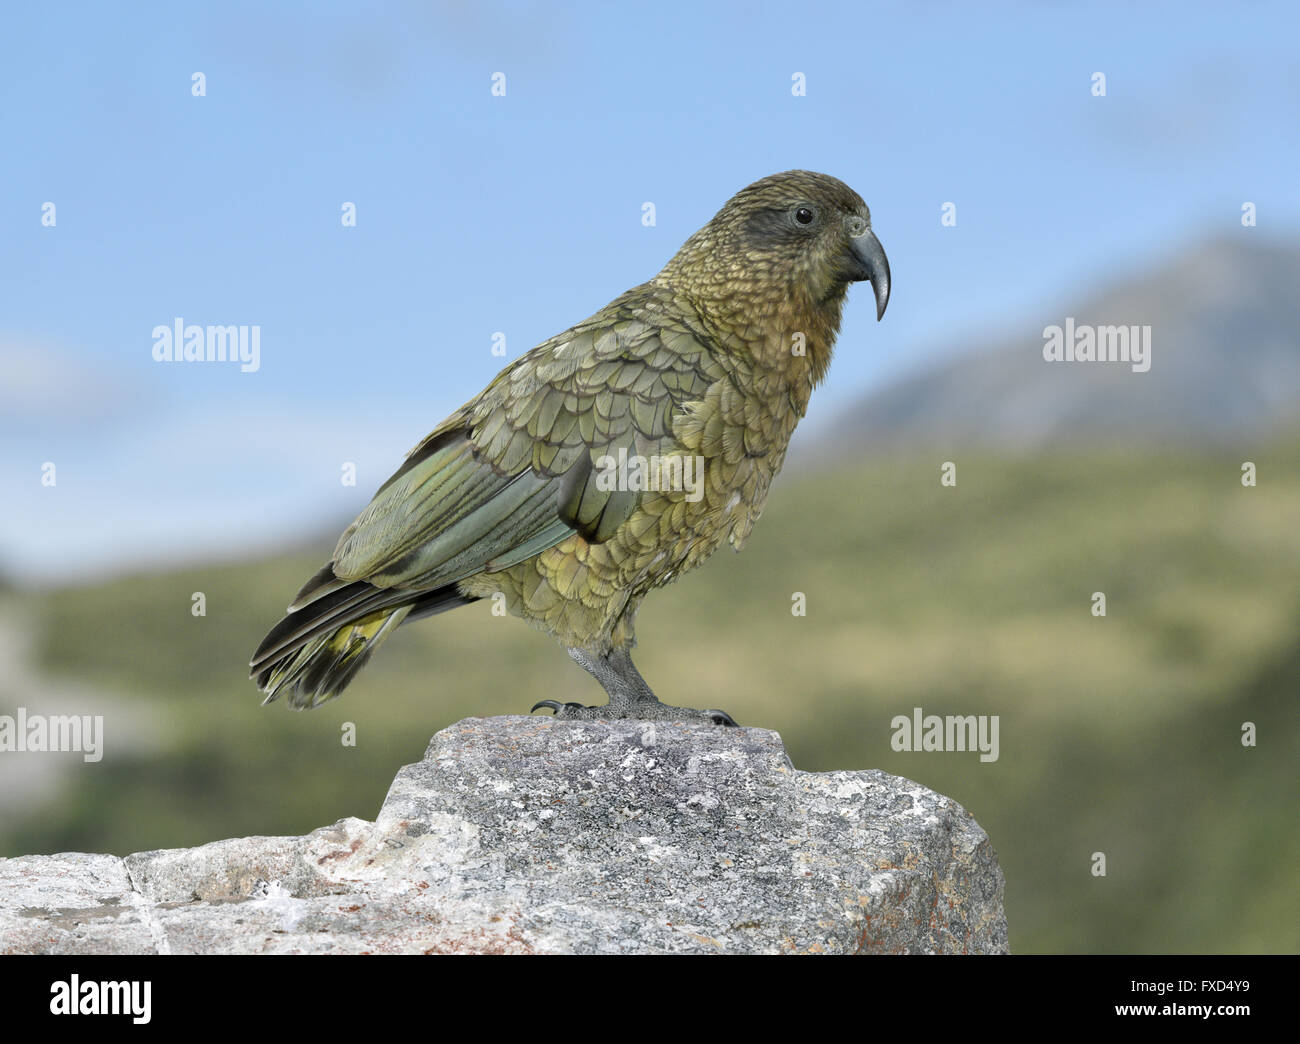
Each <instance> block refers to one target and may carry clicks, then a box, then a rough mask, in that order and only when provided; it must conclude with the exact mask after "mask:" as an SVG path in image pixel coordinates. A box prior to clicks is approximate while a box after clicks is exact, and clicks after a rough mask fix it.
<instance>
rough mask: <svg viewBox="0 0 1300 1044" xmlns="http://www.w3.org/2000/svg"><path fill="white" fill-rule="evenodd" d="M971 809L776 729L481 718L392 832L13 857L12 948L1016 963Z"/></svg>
mask: <svg viewBox="0 0 1300 1044" xmlns="http://www.w3.org/2000/svg"><path fill="white" fill-rule="evenodd" d="M1002 893H1003V881H1002V873H1001V871H1000V869H999V868H998V862H997V856H996V855H995V854H994V851H993V848H992V846H991V845H990V844H989V839H988V837H987V836H986V835H985V833H984V831H983V830H981V829H980V827H979V825H978V824H977V823H976V822H975V820H974V819H972V818H971V816H970V815H969V814H968V813H967V812H966V811H965V810H964V809H963V808H962V807H961V806H960V805H957V804H956V803H955V802H953V801H951V800H949V799H948V798H946V797H943V796H941V795H939V794H936V793H934V792H933V791H930V790H927V789H926V788H925V787H922V786H919V785H918V784H916V783H913V782H911V781H909V780H906V779H902V778H900V777H898V776H890V775H887V774H885V773H883V772H879V771H875V770H870V771H862V772H824V773H818V772H800V771H798V770H796V769H795V768H794V767H793V766H792V765H791V764H790V761H789V759H788V758H787V756H786V753H785V749H784V747H783V746H782V744H781V739H780V737H779V736H778V735H777V734H776V733H774V732H768V731H766V730H763V729H723V728H718V727H716V726H711V725H702V724H686V723H673V722H668V723H665V722H655V723H653V724H652V723H649V722H628V721H623V722H612V723H605V722H578V723H566V722H557V721H553V720H551V719H548V718H541V717H503V718H469V719H466V720H465V721H462V722H459V723H458V724H456V725H453V726H452V727H450V728H448V729H444V730H443V731H442V732H439V733H438V734H437V735H436V736H434V738H433V740H432V742H431V743H430V744H429V749H428V750H427V751H426V753H425V756H424V760H423V761H421V762H419V763H418V764H415V765H408V766H406V767H405V768H403V769H402V770H401V771H400V772H399V773H398V775H397V778H396V779H395V780H394V781H393V786H392V788H391V789H390V790H389V792H388V797H387V798H386V799H385V801H384V805H383V808H382V809H381V810H380V812H379V818H378V819H377V820H376V821H375V822H373V823H369V822H366V821H364V820H359V819H343V820H340V821H339V822H337V823H335V824H334V825H333V826H329V827H323V828H321V829H319V830H316V831H313V832H312V833H310V834H308V835H307V836H306V837H248V838H241V839H238V840H233V841H218V842H216V843H214V844H209V845H203V846H201V847H199V848H191V849H172V850H164V851H157V852H140V853H137V854H135V855H131V856H128V857H127V858H126V859H124V860H123V859H119V858H117V857H115V856H105V855H84V854H80V853H73V854H62V855H53V856H25V857H23V858H20V859H5V860H0V953H33V952H39V953H153V952H157V953H465V952H487V953H663V952H673V953H796V952H797V953H803V952H814V953H1004V952H1006V950H1007V927H1006V919H1005V916H1004V914H1003V909H1002Z"/></svg>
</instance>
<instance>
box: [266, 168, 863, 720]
mask: <svg viewBox="0 0 1300 1044" xmlns="http://www.w3.org/2000/svg"><path fill="white" fill-rule="evenodd" d="M801 209H802V210H803V211H804V212H812V213H814V215H815V219H814V221H813V222H809V223H808V225H807V226H805V225H804V223H803V221H802V217H803V214H802V213H800V211H801ZM868 223H869V215H868V213H867V210H866V207H865V205H864V204H863V203H862V201H861V199H860V198H859V197H858V196H857V195H856V194H855V193H853V192H852V190H851V189H849V188H848V187H847V186H845V185H843V184H842V183H841V182H838V181H836V180H835V179H833V178H829V177H827V176H825V175H819V174H811V173H808V172H802V171H792V172H788V173H786V174H782V175H775V176H773V177H771V178H767V179H764V180H763V181H760V182H757V183H755V184H754V185H751V186H750V187H749V188H747V189H745V190H743V191H742V192H741V193H739V194H738V195H737V196H736V197H734V198H733V199H732V200H731V201H730V202H729V203H728V204H727V205H726V206H725V207H724V208H723V209H722V211H720V212H719V214H718V215H717V216H716V217H715V218H714V219H713V220H712V221H711V222H710V223H709V224H708V225H706V226H705V228H703V229H701V231H700V232H698V233H696V235H695V236H693V237H692V238H691V239H690V240H689V241H688V242H687V243H686V244H685V245H684V246H683V247H682V249H681V250H680V251H679V252H678V253H677V255H676V256H674V258H673V259H672V260H671V261H670V262H669V264H668V265H667V266H665V268H664V270H663V271H662V272H660V274H659V275H658V276H656V277H655V278H654V279H653V280H651V281H650V282H648V283H644V284H642V285H641V286H638V287H636V288H634V289H632V290H629V291H628V292H627V293H625V294H623V295H622V296H621V297H619V298H617V299H616V300H614V301H613V302H611V303H610V304H609V305H607V306H605V307H604V308H603V309H601V310H600V311H599V312H597V313H596V314H595V315H593V316H592V317H591V318H590V319H587V320H585V321H584V322H582V323H579V324H578V325H576V326H574V327H572V328H571V329H569V330H566V331H565V332H564V333H562V334H559V335H558V336H556V337H553V338H551V339H550V340H548V341H546V342H544V343H543V344H540V345H538V346H537V347H536V348H534V349H533V350H532V351H530V352H528V353H527V354H526V355H524V356H522V357H521V358H520V359H518V360H517V361H515V362H514V363H512V364H511V365H509V366H507V367H506V368H505V369H504V370H502V371H501V373H499V374H498V375H497V377H496V378H495V379H494V380H493V381H492V383H491V384H489V385H488V387H487V388H486V389H484V391H482V392H481V393H480V394H479V395H477V396H476V397H475V398H474V399H472V400H471V401H470V402H468V403H467V404H466V405H465V406H463V407H462V408H461V409H459V410H457V411H456V412H455V413H454V414H452V416H450V417H449V418H447V420H445V421H444V422H443V423H442V424H440V425H439V426H438V427H437V428H436V429H435V430H434V431H433V432H432V433H431V434H430V435H429V436H428V437H427V438H426V439H425V440H424V441H423V442H421V443H420V444H419V445H418V446H416V447H415V449H414V450H412V451H411V453H410V454H409V455H408V457H407V460H406V462H405V463H404V464H403V465H402V467H401V468H400V469H399V470H398V471H397V472H396V474H394V475H393V477H392V478H390V479H389V480H388V481H387V482H386V483H385V484H384V485H383V486H382V487H381V488H380V490H379V492H378V493H377V494H376V495H375V497H374V499H373V500H372V501H371V503H370V504H369V505H368V506H367V507H366V509H365V510H364V511H362V513H361V514H360V515H359V516H358V517H357V519H356V521H354V522H353V523H352V524H351V525H350V526H349V527H348V528H347V530H346V531H345V532H344V533H343V535H342V537H341V538H340V539H339V542H338V546H337V547H336V548H335V550H334V555H333V557H332V559H331V561H330V563H329V564H328V565H326V566H325V568H323V569H322V570H321V571H320V572H319V573H317V574H316V576H315V577H313V578H312V579H311V580H310V581H309V582H308V583H307V585H306V586H305V587H304V588H303V590H302V591H301V592H300V593H299V595H298V597H297V598H296V599H295V601H294V603H293V605H292V606H291V611H290V614H289V615H288V616H287V617H286V618H285V619H284V620H283V621H281V623H280V624H278V625H277V626H276V628H274V629H273V630H272V631H271V633H270V634H269V635H268V636H267V638H266V640H265V641H264V642H263V643H262V646H261V647H260V648H259V649H258V651H257V653H256V654H254V657H253V661H252V668H253V677H254V678H255V679H256V681H257V683H258V685H259V687H261V688H263V689H264V690H265V691H266V693H267V697H266V698H267V701H268V702H269V701H270V700H274V699H276V698H277V697H278V696H279V695H281V694H287V695H288V697H289V702H290V704H291V705H292V706H294V707H307V706H316V705H318V704H320V703H322V702H324V701H325V700H328V699H330V698H332V697H334V696H336V695H338V693H339V692H340V691H341V690H342V689H343V688H344V686H346V685H347V684H348V682H349V681H351V679H352V678H353V677H354V676H355V673H356V671H357V670H358V669H359V668H360V666H361V665H362V664H364V663H365V662H366V660H367V659H368V658H369V656H370V655H371V654H372V653H373V651H374V649H375V648H376V647H377V646H378V645H379V644H380V643H381V642H382V641H383V640H384V639H385V638H386V637H387V636H388V634H390V633H391V632H392V630H393V629H394V628H395V627H396V626H397V625H398V624H400V623H402V622H403V621H404V620H406V619H411V618H418V617H421V616H426V615H430V614H432V613H436V612H440V611H442V610H444V609H447V608H452V607H454V606H456V605H460V604H464V603H465V602H468V601H472V600H474V599H476V598H482V597H486V596H489V595H493V594H496V593H497V592H500V593H502V594H504V595H505V598H506V604H507V605H508V607H509V609H510V611H511V612H512V613H514V614H516V615H519V616H522V617H524V618H525V619H527V620H529V621H530V622H531V623H533V624H534V625H535V626H537V627H540V628H541V629H543V630H545V631H547V632H548V633H550V634H552V635H553V636H555V637H556V638H557V639H558V640H559V641H560V642H561V643H562V644H563V645H564V646H565V647H566V648H568V649H569V650H570V651H571V655H573V656H574V658H575V659H576V660H578V662H579V663H581V664H582V665H583V666H584V667H586V668H587V669H588V670H590V671H591V672H592V673H593V674H595V675H596V676H597V678H598V679H600V680H601V681H602V684H604V685H605V687H606V688H607V690H609V691H610V695H611V705H610V708H612V709H613V711H614V712H619V713H621V712H622V708H623V705H624V704H629V703H636V702H637V701H640V704H638V705H641V706H642V709H646V708H647V707H648V706H649V704H650V703H652V702H653V701H654V698H653V695H652V694H649V689H648V687H646V686H644V682H643V681H642V680H641V679H640V676H639V675H638V674H636V672H635V668H633V667H632V666H631V661H630V658H629V657H627V655H626V653H627V650H628V649H630V647H631V646H632V644H633V642H634V639H633V629H632V623H633V619H634V616H635V613H636V610H637V608H638V606H639V605H640V603H641V600H642V599H643V598H644V597H645V595H646V594H647V593H648V592H649V591H650V590H652V589H653V588H655V587H657V586H660V585H662V584H665V583H668V582H670V581H671V580H673V579H675V578H676V577H677V576H680V575H681V574H682V573H683V572H685V571H687V570H689V569H691V568H693V567H695V566H696V565H698V564H699V563H700V562H701V561H703V560H704V559H705V558H706V557H707V556H708V555H709V554H711V553H712V552H713V551H714V550H715V549H716V548H717V547H718V546H719V545H721V544H722V543H729V544H731V545H732V546H733V547H735V548H737V549H739V548H740V547H741V546H742V545H743V544H744V541H745V539H746V537H747V536H748V535H749V532H750V530H751V529H752V527H753V525H754V523H755V522H756V521H757V520H758V517H759V514H760V513H761V511H762V509H763V504H764V502H765V501H766V499H767V494H768V490H769V488H770V486H771V483H772V479H773V478H774V477H775V475H776V473H777V472H778V471H779V469H780V467H781V464H782V461H783V459H784V456H785V451H786V447H787V445H788V443H789V439H790V435H791V433H792V432H793V431H794V427H795V425H796V423H797V422H798V420H799V419H800V417H802V416H803V413H804V411H805V409H806V407H807V404H808V399H809V396H810V394H811V392H812V389H813V387H814V385H815V384H816V383H817V382H818V381H819V380H820V379H821V377H822V376H823V374H824V372H825V369H826V366H827V364H828V363H829V359H830V350H831V347H832V345H833V343H834V339H835V335H836V333H837V331H838V328H839V321H840V310H841V307H842V305H843V301H844V297H845V291H846V290H847V287H848V284H849V283H850V282H852V281H854V280H855V279H871V281H872V283H873V286H874V289H875V291H876V296H877V301H878V312H882V311H883V301H884V300H885V299H886V298H887V295H888V267H887V264H886V263H884V260H883V258H884V255H883V252H879V243H878V242H876V241H875V238H874V235H872V234H871V233H870V230H869V224H868ZM864 228H865V229H866V231H865V233H863V232H862V231H861V230H862V229H864ZM855 236H856V237H858V238H855ZM868 238H869V240H870V243H868V242H867V239H868ZM873 244H874V246H873ZM871 251H875V252H874V253H873V252H871ZM882 265H884V271H883V273H881V272H880V271H879V269H880V267H881V266H882ZM855 266H857V267H855ZM796 345H799V346H800V347H801V350H797V349H796V347H795V346H796ZM620 453H622V454H625V455H626V457H627V458H629V459H631V458H635V459H640V460H645V461H647V462H651V463H657V464H658V466H659V469H658V470H657V471H656V474H659V473H660V472H662V474H663V475H669V476H677V477H680V476H682V475H683V474H692V475H694V476H695V477H696V478H697V480H698V486H697V487H696V489H688V488H681V486H680V485H679V487H678V488H665V489H653V490H652V489H643V488H634V487H635V483H626V484H625V485H627V486H628V488H617V483H613V484H612V483H611V475H610V473H609V472H608V471H607V469H605V468H602V466H601V465H602V463H605V464H608V463H609V461H608V460H605V459H604V458H610V459H612V460H618V459H619V458H620ZM677 458H681V459H677ZM687 458H690V459H689V460H688V459H687ZM687 468H690V469H691V470H689V471H686V470H684V469H687ZM670 485H671V484H670ZM697 493H700V494H702V495H698V496H697ZM624 661H626V666H624V665H623V664H624ZM593 664H595V666H593ZM607 675H608V677H607ZM611 678H612V680H611ZM642 689H644V693H645V694H648V696H647V695H643V694H642ZM634 690H635V691H634ZM659 706H662V705H659ZM610 708H605V709H610ZM557 710H559V708H557ZM628 713H635V711H628ZM567 716H573V713H572V712H570V713H569V714H568V715H567Z"/></svg>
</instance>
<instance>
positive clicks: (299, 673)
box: [249, 563, 474, 710]
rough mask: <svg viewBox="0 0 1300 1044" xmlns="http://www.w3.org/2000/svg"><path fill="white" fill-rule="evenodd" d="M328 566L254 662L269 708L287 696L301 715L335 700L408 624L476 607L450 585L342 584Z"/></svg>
mask: <svg viewBox="0 0 1300 1044" xmlns="http://www.w3.org/2000/svg"><path fill="white" fill-rule="evenodd" d="M332 564H333V563H331V564H330V565H327V566H326V567H325V568H324V569H322V570H321V571H320V572H319V573H317V574H316V575H315V576H313V577H312V579H311V580H309V581H308V582H307V584H306V585H305V586H304V587H303V590H302V591H301V592H299V594H298V597H297V598H296V599H295V600H294V604H293V605H292V606H291V607H290V610H289V613H288V615H287V616H285V618H284V619H283V620H281V621H280V622H279V623H278V624H276V625H275V626H274V627H273V628H271V631H270V633H269V634H267V636H266V637H265V638H264V639H263V640H262V644H261V645H260V646H258V649H257V652H255V653H254V654H253V659H252V662H251V663H250V664H249V666H250V668H251V676H252V678H253V679H254V681H256V682H257V687H258V688H259V689H261V690H263V691H264V692H265V693H266V699H264V700H263V701H262V702H263V704H267V703H271V702H273V701H275V700H276V699H278V698H279V697H280V696H281V695H282V694H284V693H288V697H289V705H290V706H291V707H293V708H295V709H298V710H301V709H304V708H310V707H319V706H320V705H321V704H322V703H325V702H327V701H328V700H332V699H334V698H335V697H336V696H338V695H339V694H340V693H341V692H342V691H343V690H344V689H345V688H347V686H348V683H349V682H351V681H352V679H353V678H354V677H356V674H357V672H358V671H359V670H361V668H362V667H364V666H365V665H366V663H367V662H369V660H370V657H371V655H372V654H373V653H374V651H375V650H376V649H377V648H378V647H379V646H380V644H381V643H382V642H383V641H384V640H385V639H386V638H387V637H388V635H390V634H391V633H392V632H393V631H394V630H395V629H396V628H397V627H398V626H400V625H401V624H402V623H403V622H404V621H405V620H407V619H408V618H409V619H417V618H420V617H424V616H431V615H433V614H434V613H440V612H444V611H446V610H447V609H453V608H455V607H456V606H458V605H465V604H467V603H469V602H472V601H474V599H473V598H467V597H465V596H464V595H462V594H461V593H460V592H459V591H458V590H456V585H455V584H448V585H446V586H444V587H440V588H436V589H434V590H432V591H423V592H421V591H412V590H397V589H387V588H380V587H375V586H373V585H372V584H367V583H365V582H364V581H359V580H358V581H351V582H348V581H342V580H340V579H339V578H338V577H336V576H334V573H333V570H332V568H331V566H332Z"/></svg>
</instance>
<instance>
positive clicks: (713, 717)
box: [529, 700, 736, 727]
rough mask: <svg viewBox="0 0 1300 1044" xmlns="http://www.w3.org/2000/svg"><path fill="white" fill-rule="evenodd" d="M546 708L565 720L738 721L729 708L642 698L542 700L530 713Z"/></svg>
mask: <svg viewBox="0 0 1300 1044" xmlns="http://www.w3.org/2000/svg"><path fill="white" fill-rule="evenodd" d="M540 707H546V708H548V709H549V710H551V711H552V712H554V715H555V717H557V718H563V719H564V720H565V721H614V720H618V719H622V718H638V719H642V720H647V719H648V720H652V721H707V722H709V723H710V724H713V725H727V726H733V727H734V726H735V724H736V721H735V719H734V718H732V716H731V715H730V714H728V713H727V712H726V711H721V710H696V709H695V708H693V707H670V706H668V704H666V703H660V702H659V701H658V700H655V701H653V702H651V701H649V700H638V701H636V702H635V703H625V704H613V703H605V704H602V705H601V706H599V707H586V706H584V705H583V704H581V703H561V702H560V701H559V700H542V701H540V702H539V703H535V704H533V709H532V710H531V711H529V713H530V714H532V713H535V712H536V711H537V710H538V708H540Z"/></svg>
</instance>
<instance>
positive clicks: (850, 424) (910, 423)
mask: <svg viewBox="0 0 1300 1044" xmlns="http://www.w3.org/2000/svg"><path fill="white" fill-rule="evenodd" d="M1067 317H1069V318H1071V319H1072V320H1073V323H1074V327H1075V329H1076V330H1077V329H1079V328H1080V327H1082V326H1084V325H1090V326H1094V327H1097V326H1110V325H1125V326H1130V325H1137V326H1139V327H1140V326H1149V327H1150V339H1151V341H1150V343H1151V351H1150V369H1149V370H1148V371H1147V372H1134V369H1133V367H1132V366H1131V365H1130V364H1129V363H1126V362H1077V361H1075V362H1066V361H1053V362H1049V361H1046V360H1045V359H1044V356H1043V352H1044V343H1045V339H1046V338H1045V328H1046V327H1048V326H1052V325H1056V326H1059V327H1062V328H1064V327H1065V325H1066V321H1067ZM1076 336H1078V335H1076ZM985 343H986V347H985V348H984V349H983V350H979V351H974V352H971V353H969V354H963V355H961V356H959V357H957V358H951V357H949V358H947V359H945V360H943V361H942V362H940V363H938V364H936V365H935V366H933V367H932V368H929V369H926V370H924V371H922V372H920V373H917V374H915V375H913V376H911V377H908V378H904V379H902V380H900V381H898V382H896V383H894V384H891V385H889V386H887V387H885V388H882V389H880V390H878V391H875V392H873V393H871V394H869V395H867V396H865V397H864V398H863V399H862V400H861V401H860V402H859V403H858V404H857V405H856V406H854V407H853V408H852V409H850V410H848V411H847V413H846V415H843V416H841V417H840V418H839V421H838V424H833V425H832V426H831V429H830V430H831V432H832V437H833V438H834V439H835V441H836V442H837V443H840V444H842V445H844V446H851V447H854V448H855V449H856V448H860V447H870V446H887V445H890V444H903V445H909V446H936V447H947V446H951V445H963V446H964V445H969V444H981V445H988V446H993V447H1001V448H1010V449H1016V450H1032V449H1037V448H1041V447H1044V446H1057V445H1068V444H1071V443H1074V442H1076V441H1077V442H1080V443H1082V444H1092V443H1095V442H1097V441H1108V442H1109V441H1128V440H1136V441H1142V442H1163V443H1176V444H1187V443H1189V442H1191V443H1196V444H1215V443H1226V442H1234V441H1240V440H1242V439H1249V438H1252V437H1253V436H1255V435H1257V434H1259V433H1262V432H1264V431H1267V430H1271V429H1274V428H1275V427H1276V426H1278V425H1280V424H1285V423H1288V422H1292V421H1294V420H1295V419H1296V418H1297V417H1300V244H1295V243H1279V242H1276V241H1267V240H1263V239H1258V238H1256V235H1255V232H1254V230H1253V229H1242V231H1241V233H1240V234H1238V235H1235V236H1232V237H1223V238H1218V239H1215V240H1212V241H1207V242H1202V243H1200V244H1198V245H1196V246H1194V247H1192V248H1190V249H1187V250H1184V251H1182V252H1180V253H1179V254H1177V255H1175V256H1174V257H1173V258H1172V259H1170V260H1168V261H1167V262H1166V263H1164V264H1161V265H1159V266H1158V267H1156V268H1154V269H1153V270H1151V271H1149V272H1147V273H1138V274H1136V275H1133V276H1130V277H1129V278H1127V279H1126V280H1125V281H1124V282H1122V283H1120V284H1112V285H1109V286H1107V287H1105V288H1104V289H1102V290H1101V291H1100V292H1098V293H1095V294H1093V295H1091V296H1089V297H1085V296H1084V295H1080V299H1079V300H1077V301H1069V300H1067V301H1064V302H1062V303H1061V304H1060V305H1059V306H1058V307H1054V308H1047V309H1044V310H1043V311H1042V312H1041V313H1040V314H1033V315H1026V316H1025V317H1024V320H1023V322H1022V323H1020V324H1018V331H1017V332H1014V333H1013V334H1012V335H1011V336H1010V337H1009V338H1006V339H1003V340H1001V341H999V342H993V343H989V342H987V341H986V342H985Z"/></svg>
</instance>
